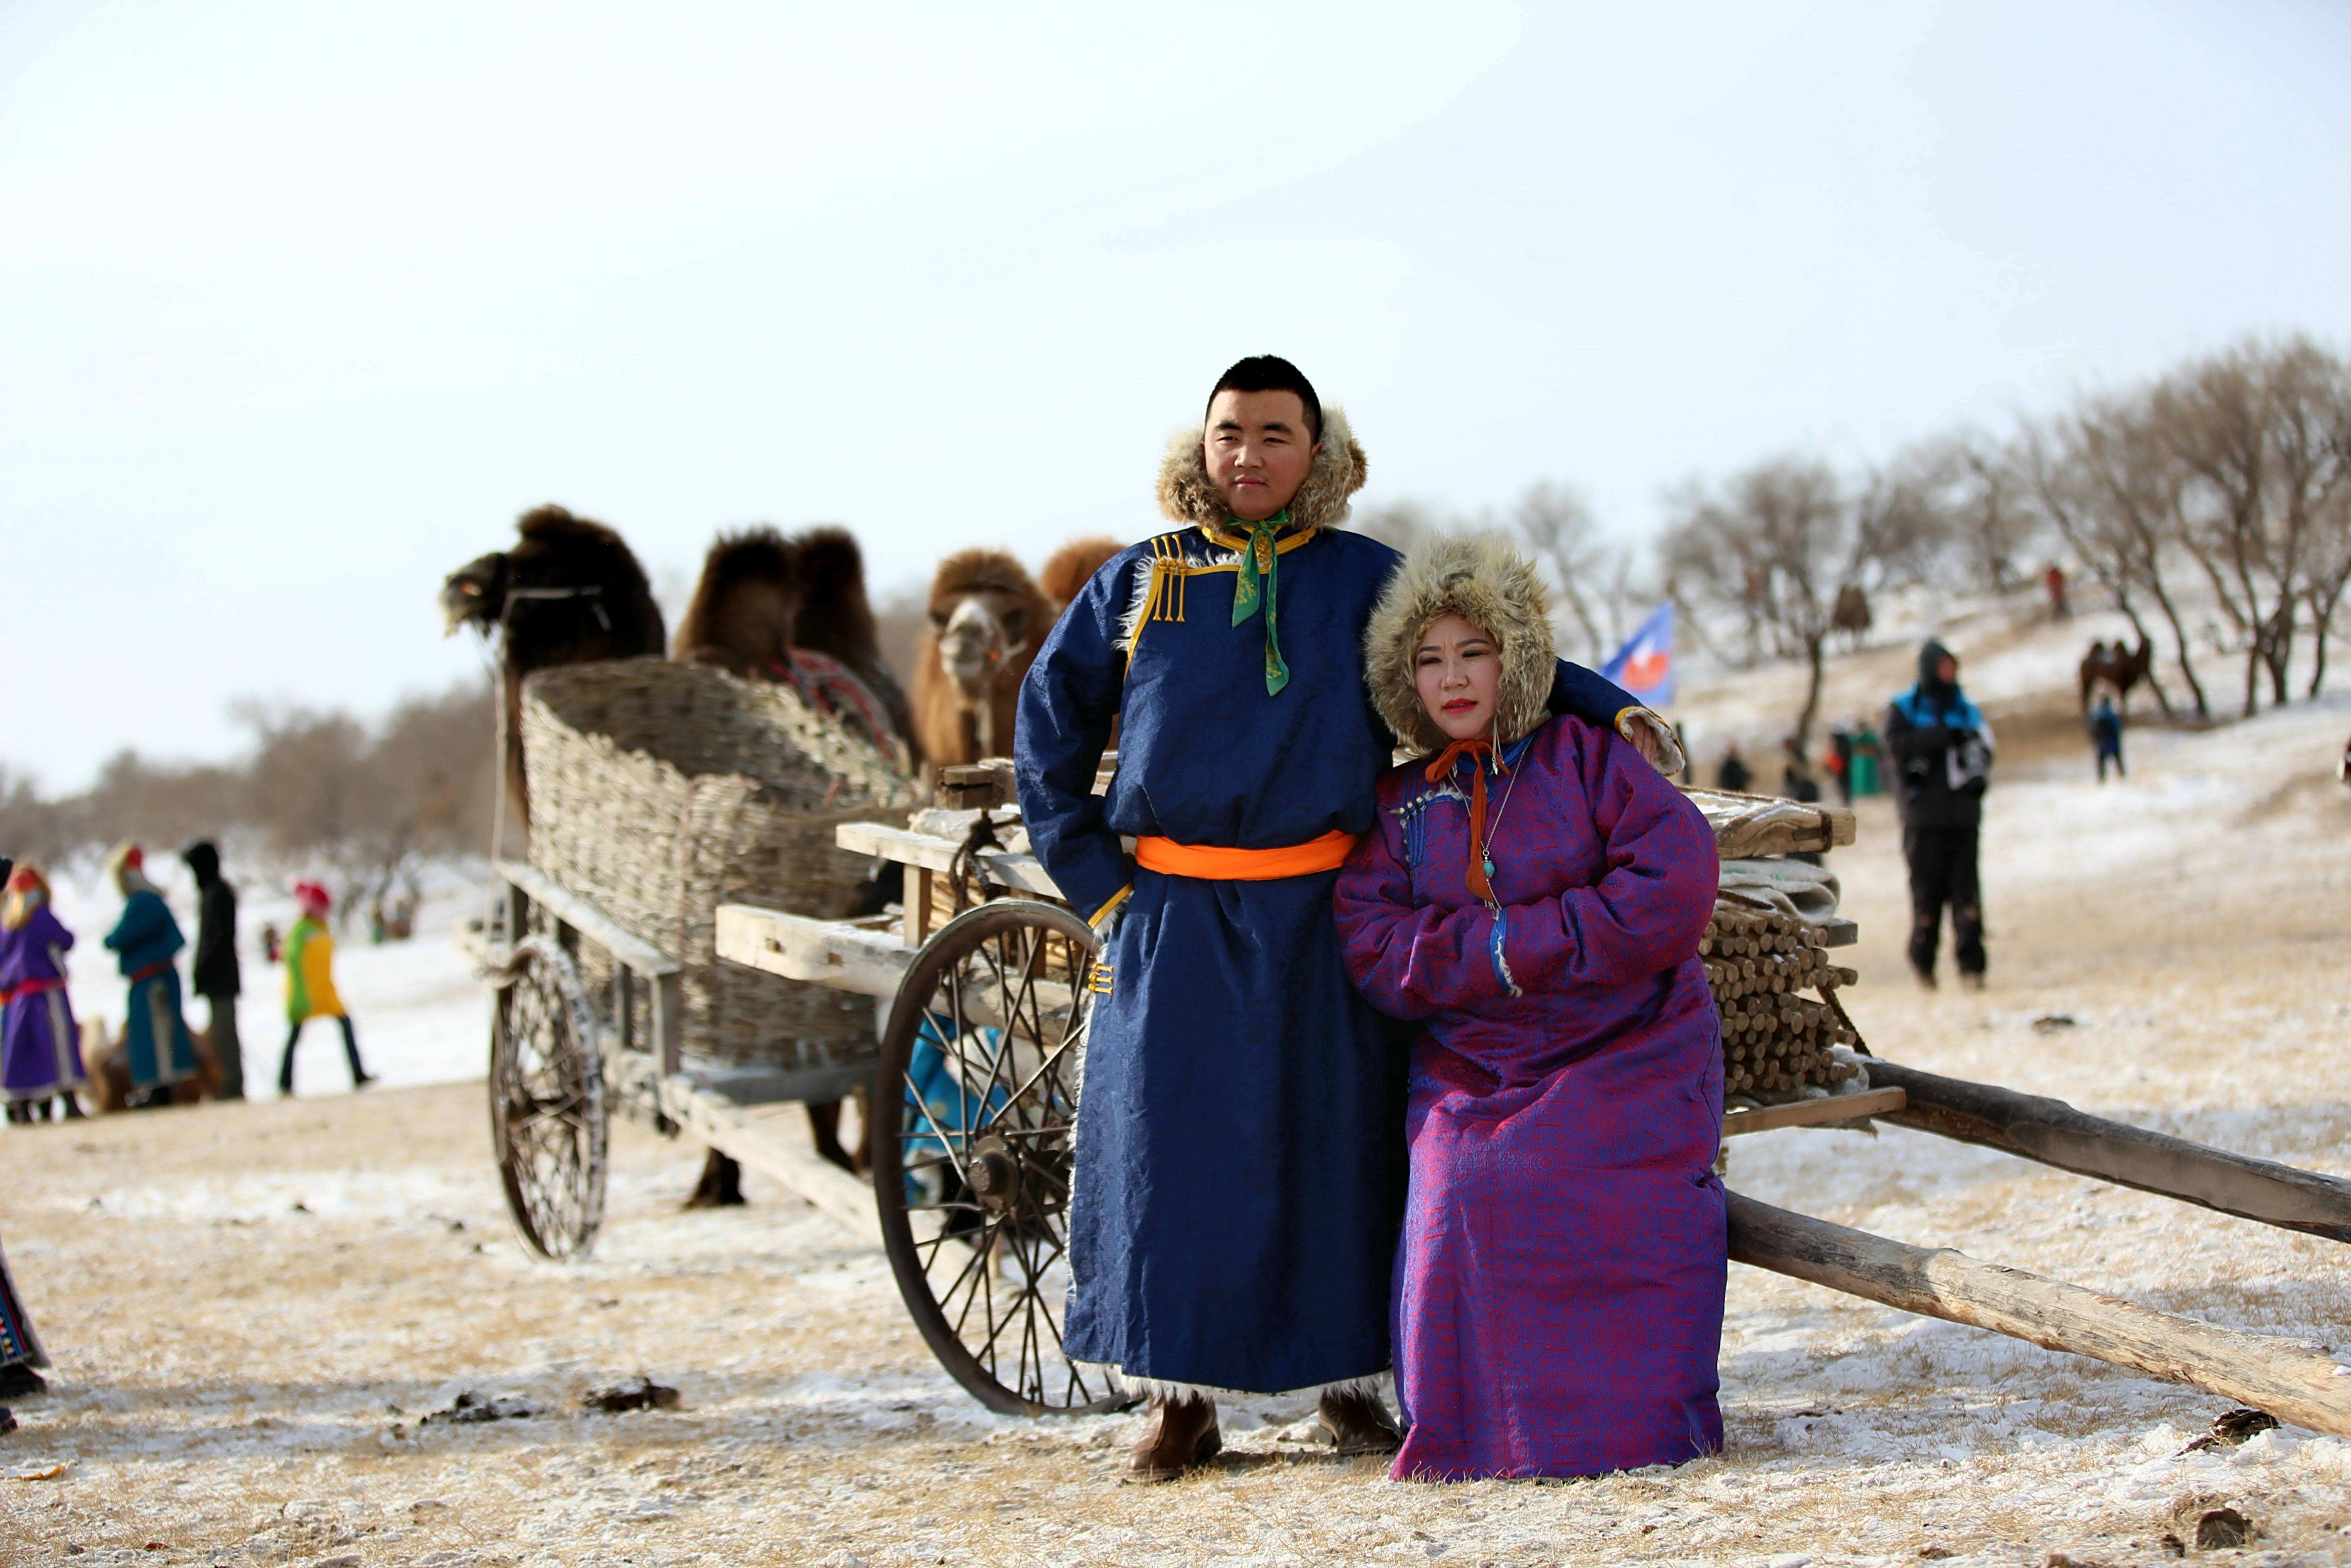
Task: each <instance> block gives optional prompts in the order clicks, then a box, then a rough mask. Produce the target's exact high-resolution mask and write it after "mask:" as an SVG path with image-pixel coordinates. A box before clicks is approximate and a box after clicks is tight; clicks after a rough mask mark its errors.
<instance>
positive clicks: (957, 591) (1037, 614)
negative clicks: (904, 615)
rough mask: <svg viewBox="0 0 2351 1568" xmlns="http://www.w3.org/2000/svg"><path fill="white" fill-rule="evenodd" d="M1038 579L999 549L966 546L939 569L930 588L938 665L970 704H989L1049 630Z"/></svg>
mask: <svg viewBox="0 0 2351 1568" xmlns="http://www.w3.org/2000/svg"><path fill="white" fill-rule="evenodd" d="M1041 611H1042V601H1041V600H1040V597H1039V595H1038V592H1037V586H1036V584H1035V583H1034V582H1033V581H1031V580H1030V579H1029V573H1028V571H1027V570H1025V569H1024V568H1022V566H1021V565H1020V563H1019V561H1018V560H1015V559H1013V558H1012V557H1010V556H1008V555H1006V554H1004V553H1003V552H1001V551H998V550H967V551H965V552H964V553H963V554H961V555H958V556H955V557H952V558H950V559H948V560H947V561H946V562H945V563H944V564H943V565H942V566H941V567H940V568H939V576H938V580H936V581H935V583H934V584H933V585H932V588H931V632H932V635H933V636H934V637H935V639H936V640H937V643H938V659H939V669H940V671H941V673H942V674H945V675H946V677H947V678H948V679H949V680H950V681H952V682H953V683H954V684H955V687H956V693H957V694H958V695H960V696H961V698H962V699H963V701H964V702H965V703H966V704H967V705H969V706H982V705H984V704H986V703H987V701H988V699H989V697H990V695H991V694H992V693H993V692H994V690H995V686H996V682H997V680H998V677H999V676H1000V675H1001V674H1003V673H1004V672H1005V671H1006V670H1007V669H1008V668H1009V669H1018V668H1022V667H1025V664H1024V662H1023V661H1022V659H1021V655H1022V654H1024V653H1028V652H1029V648H1030V645H1031V641H1032V639H1034V638H1036V637H1039V636H1041V635H1042V634H1043V632H1044V631H1045V627H1044V625H1043V624H1042V621H1043V619H1044V616H1043V614H1042V612H1041Z"/></svg>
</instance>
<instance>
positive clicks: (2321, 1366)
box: [1729, 1193, 2351, 1437]
mask: <svg viewBox="0 0 2351 1568" xmlns="http://www.w3.org/2000/svg"><path fill="white" fill-rule="evenodd" d="M1729 1197H1730V1256H1731V1257H1732V1258H1733V1259H1734V1260H1737V1261H1739V1262H1741V1263H1748V1264H1752V1265H1753V1266H1754V1267H1756V1268H1759V1269H1769V1270H1772V1271H1773V1272H1775V1273H1780V1274H1787V1275H1791V1276H1792V1277H1794V1278H1796V1279H1799V1280H1809V1281H1812V1282H1813V1283H1814V1284H1816V1285H1826V1286H1827V1287H1828V1288H1829V1289H1831V1290H1833V1291H1844V1292H1845V1293H1846V1294H1848V1295H1854V1296H1862V1297H1865V1298H1867V1299H1868V1300H1870V1301H1883V1302H1885V1303H1886V1305H1887V1306H1889V1307H1899V1308H1901V1309H1902V1310H1903V1311H1904V1312H1917V1313H1920V1314H1922V1315H1924V1316H1927V1317H1932V1318H1944V1319H1947V1320H1949V1322H1955V1323H1970V1324H1972V1325H1974V1326H1975V1327H1977V1328H1985V1329H1991V1330H1992V1331H1993V1332H1994V1333H2004V1334H2008V1335H2010V1336H2011V1337H2012V1338H2015V1339H2021V1340H2026V1341H2029V1342H2031V1343H2033V1344H2037V1345H2043V1346H2045V1347H2046V1348H2048V1349H2050V1350H2062V1351H2068V1352H2071V1353H2072V1354H2075V1355H2086V1356H2090V1357H2092V1358H2094V1359H2095V1360H2098V1361H2104V1362H2109V1363H2111V1364H2114V1365H2116V1366H2126V1367H2128V1368H2130V1369H2131V1370H2132V1371H2134V1372H2144V1373H2147V1374H2148V1375H2151V1376H2155V1377H2160V1378H2165V1379H2167V1380H2168V1381H2170V1382H2173V1383H2184V1384H2187V1385H2189V1386H2190V1387H2194V1388H2201V1389H2204V1390H2206V1391H2207V1392H2209V1393H2212V1394H2218V1395H2220V1396H2223V1397H2224V1398H2229V1399H2233V1400H2236V1401H2237V1402H2238V1403H2239V1404H2241V1405H2250V1406H2253V1407H2254V1408H2255V1409H2257V1410H2266V1411H2268V1412H2269V1413H2270V1414H2271V1415H2273V1416H2276V1417H2277V1418H2278V1419H2279V1420H2281V1421H2291V1422H2293V1423H2294V1425H2296V1426H2298V1427H2308V1428H2309V1429H2310V1430H2312V1431H2314V1432H2325V1433H2327V1434H2329V1435H2331V1436H2334V1437H2351V1366H2345V1365H2343V1364H2340V1363H2338V1362H2336V1361H2335V1358H2334V1357H2333V1356H2331V1355H2328V1354H2325V1353H2324V1352H2321V1351H2319V1350H2317V1349H2316V1348H2314V1347H2313V1346H2309V1345H2305V1344H2301V1343H2295V1342H2294V1341H2290V1340H2281V1339H2273V1338H2271V1337H2269V1336H2268V1335H2266V1334H2257V1333H2245V1332H2244V1331H2242V1330H2241V1329H2224V1328H2216V1327H2214V1326H2213V1325H2212V1324H2210V1323H2200V1322H2195V1321H2194V1320H2192V1319H2189V1318H2179V1317H2174V1316H2172V1315H2171V1314H2170V1313H2168V1312H2156V1311H2154V1310H2153V1309H2151V1308H2148V1307H2142V1306H2139V1305H2137V1303H2136V1302H2132V1301H2124V1300H2122V1299H2121V1298H2120V1297H2117V1296H2107V1295H2101V1294H2100V1293H2098V1292H2097V1291H2087V1290H2084V1289H2083V1288H2082V1287H2081V1286H2079V1285H2068V1284H2066V1283H2064V1281H2059V1280H2051V1279H2045V1278H2043V1276H2041V1275H2039V1274H2032V1273H2028V1272H2026V1271H2025V1270H2022V1269H2010V1268H2005V1267H2003V1266H2002V1265H2001V1264H1998V1263H1985V1262H1980V1261H1979V1260H1976V1259H1973V1258H1970V1257H1968V1256H1967V1255H1966V1254H1965V1253H1962V1252H1956V1251H1953V1250H1952V1249H1949V1248H1948V1247H1936V1248H1927V1247H1912V1246H1909V1245H1907V1243H1904V1242H1900V1241H1890V1240H1888V1239H1886V1238H1885V1237H1883V1236H1872V1235H1871V1234H1869V1233H1868V1232H1867V1231H1865V1230H1852V1229H1848V1228H1845V1227H1844V1226H1842V1225H1832V1224H1830V1223H1829V1222H1828V1221H1826V1220H1824V1219H1814V1218H1811V1217H1809V1216H1807V1215H1802V1214H1791V1213H1790V1212H1788V1211H1787V1210H1786V1209H1784V1208H1774V1207H1771V1205H1770V1204H1766V1203H1758V1202H1756V1201H1755V1200H1754V1199H1753V1198H1750V1197H1740V1195H1739V1194H1737V1193H1732V1194H1730V1195H1729Z"/></svg>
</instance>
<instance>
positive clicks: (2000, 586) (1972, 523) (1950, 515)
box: [1887, 429, 2043, 594]
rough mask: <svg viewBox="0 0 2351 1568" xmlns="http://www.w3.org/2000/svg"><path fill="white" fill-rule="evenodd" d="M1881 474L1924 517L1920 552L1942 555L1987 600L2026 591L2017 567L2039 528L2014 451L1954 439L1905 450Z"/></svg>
mask: <svg viewBox="0 0 2351 1568" xmlns="http://www.w3.org/2000/svg"><path fill="white" fill-rule="evenodd" d="M1887 473H1888V475H1889V476H1890V477H1891V478H1892V479H1893V480H1894V481H1895V482H1896V485H1897V486H1899V487H1900V488H1902V489H1905V490H1907V491H1908V492H1909V494H1910V496H1911V497H1914V498H1915V500H1916V503H1917V505H1919V506H1920V507H1924V508H1925V510H1926V512H1927V514H1928V516H1927V517H1925V518H1923V519H1922V524H1923V526H1922V528H1920V529H1919V531H1918V533H1917V537H1916V542H1917V544H1918V545H1920V546H1922V547H1924V548H1927V549H1940V550H1943V551H1945V552H1946V553H1948V554H1949V556H1950V557H1952V558H1953V559H1956V561H1957V562H1958V563H1959V565H1960V566H1961V567H1962V568H1963V569H1964V570H1966V572H1967V575H1968V577H1969V578H1970V580H1973V581H1974V583H1975V584H1976V586H1977V587H1979V588H1980V589H1983V590H1985V591H1989V592H1991V593H1999V594H2005V593H2011V592H2013V591H2015V590H2016V589H2018V588H2019V587H2022V585H2023V584H2024V583H2025V581H2026V580H2028V574H2029V570H2030V569H2029V568H2027V567H2025V566H2024V565H2023V564H2022V563H2023V560H2024V558H2025V556H2026V554H2027V553H2028V552H2029V551H2030V550H2032V548H2033V546H2034V544H2035V543H2036V542H2037V540H2038V539H2039V538H2040V535H2041V531H2042V527H2043V523H2042V517H2041V516H2040V514H2039V513H2038V512H2037V511H2036V510H2035V508H2034V507H2033V506H2032V496H2031V482H2030V480H2029V478H2028V477H2027V476H2026V475H2025V473H2024V472H2023V469H2022V462H2021V455H2020V453H2019V452H2018V450H2017V448H2016V445H2015V444H2014V443H2002V442H2000V441H1996V440H1994V439H1993V438H1992V437H1991V436H1990V435H1987V434H1984V433H1983V432H1982V431H1980V430H1974V429H1964V430H1959V431H1954V432H1952V433H1950V434H1947V435H1938V436H1933V437H1930V438H1928V439H1927V440H1925V441H1920V442H1916V443H1914V444H1911V445H1910V446H1908V447H1906V448H1904V449H1903V450H1902V451H1901V452H1899V453H1897V454H1896V455H1895V458H1894V460H1893V462H1892V463H1890V464H1888V465H1887Z"/></svg>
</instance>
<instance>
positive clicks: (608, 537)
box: [441, 506, 664, 852]
mask: <svg viewBox="0 0 2351 1568" xmlns="http://www.w3.org/2000/svg"><path fill="white" fill-rule="evenodd" d="M515 531H516V533H517V534H518V535H519V536H520V538H519V539H518V541H517V543H516V545H515V547H514V548H513V549H507V550H493V551H491V552H490V553H489V554H488V555H486V556H483V557H481V558H480V559H476V560H473V561H469V562H467V563H466V564H465V565H464V566H461V567H459V568H458V569H457V570H455V571H453V572H451V573H450V574H449V576H448V579H447V580H445V581H444V582H443V583H442V585H441V614H442V617H443V619H444V622H446V629H447V631H449V632H452V633H455V632H456V630H457V629H458V628H459V627H461V626H472V627H475V629H477V630H478V631H480V632H482V634H483V635H484V636H491V635H494V634H495V635H496V636H497V637H498V641H499V648H498V671H499V681H498V685H499V686H500V688H501V701H500V705H499V710H498V727H499V730H500V740H501V744H502V746H503V748H504V751H505V755H506V785H507V804H508V805H510V806H511V807H512V808H513V811H514V818H515V821H516V823H517V829H518V831H521V832H524V833H528V831H529V825H530V794H529V790H528V788H527V787H526V785H525V782H524V779H523V771H522V682H523V677H524V676H525V675H528V674H530V673H531V672H532V671H533V670H544V669H548V668H550V667H552V666H554V665H557V664H585V663H587V662H589V661H590V660H594V659H627V658H634V657H639V656H651V657H653V658H656V659H657V658H659V657H661V654H662V647H663V643H664V636H663V631H662V612H661V606H660V605H658V604H656V603H654V602H653V588H652V586H651V585H650V584H648V583H647V582H646V581H645V572H644V568H643V567H641V566H639V565H638V564H637V558H636V557H635V556H634V555H632V554H631V553H630V550H629V547H628V546H627V545H626V544H624V543H622V540H621V536H620V535H619V534H617V533H614V532H613V531H612V530H611V528H606V527H605V526H604V525H603V524H601V523H597V522H590V520H589V519H587V518H586V517H573V516H572V515H571V514H570V513H569V512H568V511H566V510H564V509H563V508H562V507H557V506H545V507H538V508H537V509H536V510H534V511H528V512H525V513H524V514H523V515H522V517H520V518H519V519H518V520H517V522H516V524H515ZM497 847H498V849H499V852H505V851H504V848H503V846H497Z"/></svg>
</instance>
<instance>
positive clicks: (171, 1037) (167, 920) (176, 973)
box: [106, 843, 196, 1105]
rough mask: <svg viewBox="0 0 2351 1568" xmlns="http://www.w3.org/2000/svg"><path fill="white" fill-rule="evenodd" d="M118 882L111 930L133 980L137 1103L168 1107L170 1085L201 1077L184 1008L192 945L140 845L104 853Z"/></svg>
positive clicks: (128, 1032) (126, 1032)
mask: <svg viewBox="0 0 2351 1568" xmlns="http://www.w3.org/2000/svg"><path fill="white" fill-rule="evenodd" d="M106 866H107V869H108V870H109V871H110V872H112V873H114V885H115V886H116V887H117V888H118V889H120V891H121V894H122V918H121V919H120V920H118V921H116V922H115V925H114V929H113V930H111V931H110V932H108V933H107V934H106V945H107V946H109V947H110V948H111V949H113V951H114V956H115V962H116V965H117V967H120V970H121V971H122V977H123V978H124V979H126V980H128V981H130V982H131V997H130V1007H129V1014H128V1016H127V1017H126V1018H125V1019H123V1026H122V1057H123V1062H124V1065H125V1066H126V1067H128V1068H129V1070H130V1072H131V1099H132V1101H133V1102H134V1103H143V1104H148V1105H167V1104H169V1103H171V1100H172V1085H173V1084H175V1083H179V1082H182V1081H183V1080H185V1079H189V1078H193V1077H194V1076H195V1071H196V1052H195V1046H194V1044H193V1042H192V1041H191V1040H189V1038H188V1022H187V1019H186V1017H185V1016H184V1015H183V1013H182V1011H181V998H180V967H179V964H178V961H177V960H178V956H179V952H180V949H181V948H183V947H184V946H187V945H188V940H187V938H186V937H184V936H181V935H180V923H179V922H178V921H176V920H174V919H172V909H171V906H170V905H169V904H165V903H164V902H163V895H162V894H161V893H158V892H157V891H156V890H155V884H154V883H152V882H150V881H148V880H147V872H146V853H145V852H144V851H142V850H141V849H140V847H139V846H138V845H137V844H131V843H125V844H118V845H116V846H115V848H114V852H113V853H111V854H110V855H108V856H107V857H106Z"/></svg>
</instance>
